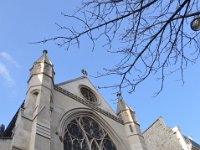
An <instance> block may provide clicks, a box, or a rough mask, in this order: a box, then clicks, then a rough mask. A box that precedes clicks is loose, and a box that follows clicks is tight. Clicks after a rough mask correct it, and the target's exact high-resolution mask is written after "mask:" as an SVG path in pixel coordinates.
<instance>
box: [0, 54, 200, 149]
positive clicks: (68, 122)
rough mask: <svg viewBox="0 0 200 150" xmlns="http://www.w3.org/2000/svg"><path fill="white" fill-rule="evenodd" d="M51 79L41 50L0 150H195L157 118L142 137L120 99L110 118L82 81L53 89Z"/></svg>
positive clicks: (0, 132) (2, 132) (1, 134)
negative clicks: (22, 100) (23, 97)
mask: <svg viewBox="0 0 200 150" xmlns="http://www.w3.org/2000/svg"><path fill="white" fill-rule="evenodd" d="M54 74H55V73H54V68H53V64H52V63H51V61H50V60H49V58H48V57H47V51H46V50H44V51H43V54H42V56H41V57H40V58H39V59H38V60H36V61H35V62H34V64H33V66H32V67H31V69H30V76H29V80H28V86H27V91H26V97H25V100H24V102H23V104H22V105H21V106H20V108H19V109H18V110H17V112H16V114H15V116H14V117H13V119H12V120H11V122H10V124H9V125H8V126H7V127H6V129H5V127H4V126H2V125H1V126H0V150H200V145H199V144H197V143H196V142H194V141H193V140H192V139H191V138H187V137H185V136H184V135H183V134H182V133H181V131H180V130H179V129H178V128H173V129H170V128H168V127H167V126H165V124H164V122H163V120H162V119H161V118H159V119H157V120H156V121H155V122H154V123H153V124H152V125H150V126H149V128H147V130H145V131H144V133H141V131H140V125H139V123H138V122H137V120H136V115H135V112H134V111H133V110H132V109H131V108H130V107H129V106H128V105H127V104H126V103H125V102H124V100H123V99H122V97H121V95H120V94H118V104H117V111H116V112H114V111H113V110H112V109H111V108H110V107H109V105H108V104H107V103H106V101H105V100H104V99H103V97H102V96H101V95H100V94H99V93H98V91H97V90H96V89H95V87H94V86H93V85H92V83H91V82H90V80H89V79H88V78H87V77H86V76H85V75H84V76H82V77H79V78H76V79H72V80H69V81H66V82H62V83H58V84H55V83H54Z"/></svg>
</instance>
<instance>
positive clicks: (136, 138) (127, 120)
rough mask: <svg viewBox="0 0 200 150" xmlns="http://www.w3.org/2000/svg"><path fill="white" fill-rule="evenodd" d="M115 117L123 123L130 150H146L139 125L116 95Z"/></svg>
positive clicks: (131, 111)
mask: <svg viewBox="0 0 200 150" xmlns="http://www.w3.org/2000/svg"><path fill="white" fill-rule="evenodd" d="M117 96H118V104H117V112H116V113H117V115H118V116H119V118H120V119H122V121H123V123H124V129H125V132H126V135H127V138H128V142H129V145H130V150H147V147H146V144H145V140H144V137H143V135H142V133H141V130H140V125H139V123H138V122H137V120H136V115H135V112H134V111H133V110H132V109H131V108H130V107H129V106H128V105H127V104H126V103H125V102H124V100H123V99H122V97H121V94H120V93H118V94H117Z"/></svg>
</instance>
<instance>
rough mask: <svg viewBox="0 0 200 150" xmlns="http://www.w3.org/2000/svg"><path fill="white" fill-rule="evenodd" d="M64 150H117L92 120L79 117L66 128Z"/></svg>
mask: <svg viewBox="0 0 200 150" xmlns="http://www.w3.org/2000/svg"><path fill="white" fill-rule="evenodd" d="M64 150H117V149H116V147H115V145H114V143H113V142H112V140H111V138H110V137H109V135H108V134H107V132H106V131H105V130H104V129H103V128H102V127H101V126H100V125H99V124H98V123H97V122H96V121H94V120H93V119H92V118H90V117H87V116H80V117H77V118H75V119H73V120H72V121H71V122H70V123H69V124H68V125H67V128H66V131H65V136H64Z"/></svg>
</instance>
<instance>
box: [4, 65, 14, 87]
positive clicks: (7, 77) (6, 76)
mask: <svg viewBox="0 0 200 150" xmlns="http://www.w3.org/2000/svg"><path fill="white" fill-rule="evenodd" d="M0 77H2V78H3V79H5V80H6V83H7V84H8V85H9V86H13V85H14V83H15V82H14V80H13V78H12V76H11V74H10V72H9V70H8V68H7V67H6V66H5V65H4V64H2V63H1V62H0Z"/></svg>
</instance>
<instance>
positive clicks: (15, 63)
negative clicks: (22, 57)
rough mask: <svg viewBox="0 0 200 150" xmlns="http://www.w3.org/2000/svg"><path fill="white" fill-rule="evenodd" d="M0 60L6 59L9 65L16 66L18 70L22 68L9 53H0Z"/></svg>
mask: <svg viewBox="0 0 200 150" xmlns="http://www.w3.org/2000/svg"><path fill="white" fill-rule="evenodd" d="M0 58H3V59H5V60H6V61H7V62H8V63H10V64H12V65H14V66H15V67H16V68H18V69H19V68H20V66H19V64H18V63H17V62H16V61H15V60H14V58H13V57H12V56H11V55H10V54H8V53H7V52H0Z"/></svg>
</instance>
